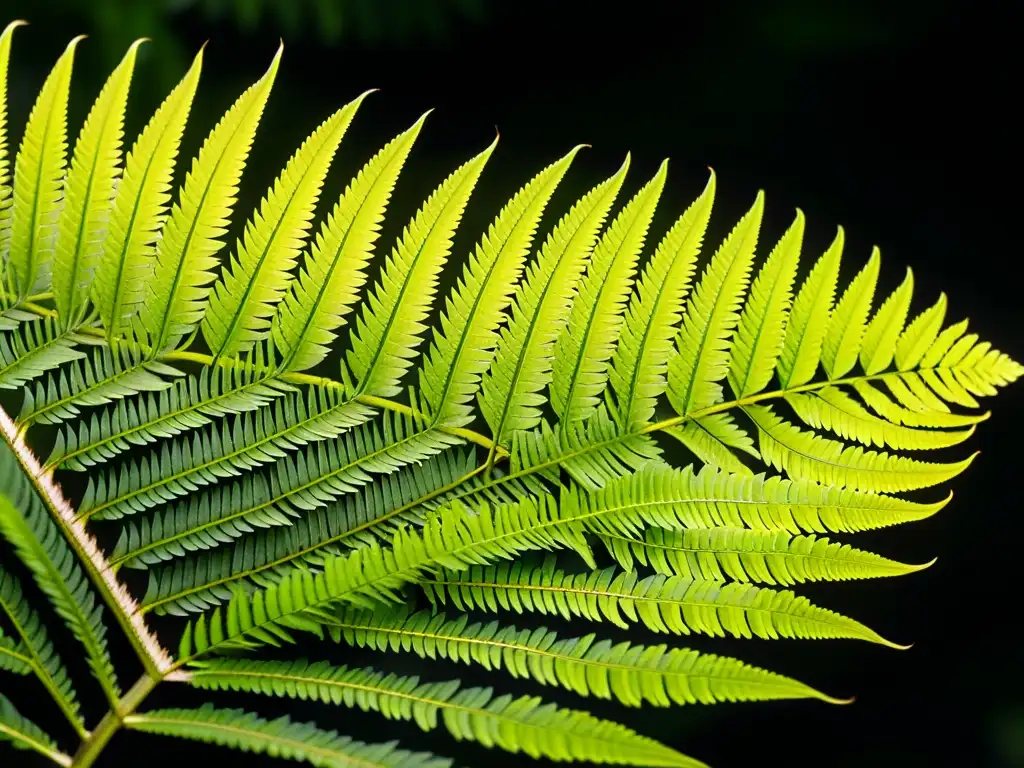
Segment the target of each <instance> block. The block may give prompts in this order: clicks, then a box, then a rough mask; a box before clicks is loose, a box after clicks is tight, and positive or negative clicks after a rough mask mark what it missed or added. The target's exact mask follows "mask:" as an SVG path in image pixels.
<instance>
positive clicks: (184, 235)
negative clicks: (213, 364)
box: [140, 48, 281, 354]
mask: <svg viewBox="0 0 1024 768" xmlns="http://www.w3.org/2000/svg"><path fill="white" fill-rule="evenodd" d="M280 60H281V48H278V51H277V53H276V54H275V55H274V60H273V62H272V63H271V65H270V68H269V69H268V70H267V72H266V74H265V75H264V76H263V77H262V78H260V79H259V80H258V81H257V82H256V83H255V84H253V85H252V86H250V87H249V89H248V90H246V91H245V93H243V94H242V95H241V96H239V97H238V100H237V101H236V102H235V103H234V104H233V105H232V106H231V108H230V109H229V110H228V111H227V112H226V113H225V115H224V116H223V117H222V118H221V120H220V122H219V123H217V125H216V126H215V127H214V129H213V130H212V131H211V132H210V134H209V136H207V138H206V141H205V142H204V143H203V147H202V149H200V151H199V156H198V157H197V158H196V159H195V160H194V161H193V163H192V169H191V171H189V174H188V176H187V177H186V179H185V184H184V186H183V187H182V190H181V196H180V198H179V201H178V203H177V204H176V205H175V206H174V208H173V209H172V211H171V214H170V216H169V218H168V219H167V221H166V223H165V224H164V226H163V229H162V231H161V236H160V238H159V239H158V240H157V244H156V255H155V258H156V263H155V267H154V271H153V275H152V278H151V280H150V284H149V292H148V298H147V299H146V300H145V301H144V302H143V303H142V305H141V307H140V311H141V320H142V328H143V329H144V330H145V335H146V341H147V343H148V344H149V346H150V347H151V348H152V349H153V351H154V354H155V353H159V352H162V351H164V350H165V349H167V348H168V347H170V346H173V345H175V344H176V343H177V342H178V341H179V340H180V339H181V338H182V337H184V336H187V335H188V334H190V333H191V332H192V330H193V329H194V327H195V326H196V324H197V323H198V322H199V321H200V320H202V317H203V314H204V312H205V310H206V304H207V298H208V295H209V293H210V285H209V284H210V282H212V280H213V278H214V275H213V272H212V270H213V269H214V268H215V267H216V265H217V261H216V258H215V257H216V254H217V252H218V251H219V250H220V247H221V245H222V243H221V241H220V240H218V239H217V238H218V237H220V236H221V235H222V234H223V233H224V229H225V227H226V226H227V223H228V219H229V217H230V215H231V209H232V207H233V206H234V203H235V194H236V192H237V189H238V182H239V179H240V178H241V175H242V168H243V167H244V165H245V159H246V157H247V156H248V154H249V149H250V147H251V146H252V140H253V136H254V135H255V133H256V126H257V125H258V124H259V120H260V117H261V116H262V114H263V107H264V106H265V105H266V103H267V98H268V97H269V96H270V89H271V87H272V86H273V84H274V78H275V76H276V75H277V68H278V64H279V63H280Z"/></svg>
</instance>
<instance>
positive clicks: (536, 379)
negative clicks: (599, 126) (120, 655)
mask: <svg viewBox="0 0 1024 768" xmlns="http://www.w3.org/2000/svg"><path fill="white" fill-rule="evenodd" d="M628 168H629V157H628V156H627V158H626V161H625V162H624V163H623V165H622V167H621V168H620V169H619V171H618V173H616V174H615V175H614V176H612V177H611V178H610V179H607V180H606V181H604V182H602V183H601V184H599V185H597V186H596V187H594V188H593V189H592V190H590V192H588V193H587V194H586V195H584V196H583V197H582V198H581V199H580V200H578V201H577V202H576V203H575V204H574V205H573V207H572V208H571V209H570V211H569V213H567V214H565V216H563V217H562V219H561V220H560V221H559V222H558V225H557V226H556V227H555V229H554V230H553V231H552V232H551V234H550V235H549V236H548V238H547V240H545V242H544V245H543V246H542V247H541V249H540V253H539V255H538V257H537V260H536V262H534V263H533V264H531V265H529V266H528V267H527V269H526V277H525V279H524V280H523V282H522V284H521V285H520V287H519V290H518V292H517V293H516V296H515V298H514V300H513V302H512V306H511V310H510V312H509V322H508V325H507V326H505V327H504V328H503V329H502V330H501V334H500V337H499V339H498V344H497V349H496V352H495V356H494V362H493V363H492V365H491V368H490V370H489V371H488V372H487V373H486V374H484V377H483V380H482V382H481V387H480V396H479V398H478V401H479V406H480V411H481V413H482V414H483V416H484V419H485V420H486V421H487V424H488V426H490V428H491V434H492V435H494V442H495V444H496V445H507V444H508V438H509V435H510V434H511V433H514V432H517V431H521V430H528V429H533V428H534V427H536V426H537V425H538V424H539V423H540V421H541V410H540V406H541V405H543V404H544V403H545V402H546V401H545V398H544V396H543V394H541V393H542V392H543V390H544V388H545V387H547V386H548V383H549V382H550V381H551V376H552V360H553V358H554V351H555V350H554V347H555V343H556V341H557V339H558V337H559V335H560V334H561V332H562V329H563V328H564V327H565V324H566V322H567V321H568V318H569V313H570V311H571V309H572V306H573V301H572V300H573V295H574V292H575V290H576V284H577V283H578V282H579V279H580V277H581V276H582V274H583V271H584V269H585V268H586V260H587V257H588V255H589V254H590V251H591V249H592V248H593V247H594V243H595V241H596V240H597V235H598V231H599V230H600V228H601V226H602V224H603V223H604V220H605V218H606V217H607V216H608V211H609V210H610V209H611V207H612V204H613V203H614V202H615V198H616V196H617V195H618V193H619V190H620V189H621V188H622V182H623V180H624V179H625V177H626V171H627V170H628Z"/></svg>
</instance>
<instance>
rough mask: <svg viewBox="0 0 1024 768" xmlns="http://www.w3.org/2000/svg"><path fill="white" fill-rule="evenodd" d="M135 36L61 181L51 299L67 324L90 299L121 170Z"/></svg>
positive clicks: (70, 324) (89, 118) (77, 317)
mask: <svg viewBox="0 0 1024 768" xmlns="http://www.w3.org/2000/svg"><path fill="white" fill-rule="evenodd" d="M142 42H143V41H142V40H137V41H136V42H134V43H133V44H132V45H131V47H129V48H128V52H127V53H126V54H125V55H124V58H123V59H122V60H121V63H120V64H118V66H117V68H116V69H114V71H113V72H112V73H111V75H110V77H109V78H108V79H107V82H106V83H105V84H104V86H103V89H102V90H101V91H100V95H99V97H98V98H97V99H96V102H95V103H94V104H93V106H92V109H90V110H89V114H88V116H87V117H86V119H85V125H83V126H82V131H81V133H79V135H78V140H77V141H76V142H75V150H74V153H73V154H72V156H71V166H70V168H69V169H68V174H67V178H66V179H65V181H64V201H63V206H62V208H61V211H60V217H59V219H58V221H57V235H56V245H55V250H54V262H53V266H54V270H53V300H54V303H55V304H56V305H57V314H58V316H59V317H60V318H61V322H62V324H63V326H64V327H65V328H71V327H73V326H75V325H77V324H78V321H79V320H80V319H81V318H82V316H83V311H84V308H85V304H86V301H87V300H88V298H89V286H90V284H91V282H92V277H93V270H95V268H96V263H97V261H98V259H99V256H100V253H101V252H102V249H103V240H104V239H105V235H106V232H107V225H108V219H109V217H110V213H111V206H112V204H113V197H114V186H115V184H116V183H117V181H118V177H119V175H120V165H121V140H122V137H123V133H124V114H125V109H126V107H127V105H128V89H129V87H130V85H131V81H132V73H133V72H134V69H135V57H136V53H137V51H138V49H139V46H140V45H141V44H142Z"/></svg>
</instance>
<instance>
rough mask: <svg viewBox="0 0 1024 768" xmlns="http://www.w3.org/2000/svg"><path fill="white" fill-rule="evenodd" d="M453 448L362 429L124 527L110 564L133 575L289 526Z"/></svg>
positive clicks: (393, 423) (400, 427) (391, 420)
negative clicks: (131, 570) (256, 533)
mask: <svg viewBox="0 0 1024 768" xmlns="http://www.w3.org/2000/svg"><path fill="white" fill-rule="evenodd" d="M458 443H459V440H458V438H456V437H453V436H452V435H449V434H447V433H445V432H441V431H439V430H428V431H423V430H421V429H418V428H417V425H416V424H415V423H414V422H413V421H412V420H410V419H403V418H402V417H398V416H391V415H389V414H385V415H384V417H383V419H382V421H381V422H380V423H379V424H378V423H376V422H371V423H368V424H365V425H363V426H361V427H357V428H356V429H354V430H353V431H351V432H349V433H346V434H344V435H342V436H341V438H340V439H338V440H337V441H333V442H317V443H314V444H312V445H310V446H308V447H307V448H306V449H305V450H303V451H301V452H300V453H298V454H297V455H294V456H291V455H289V456H285V457H282V458H280V459H278V461H277V462H276V463H275V466H274V469H273V472H272V473H270V474H269V475H262V474H247V475H245V476H243V477H242V478H241V479H240V480H239V481H238V482H236V483H234V484H229V485H220V486H216V487H214V488H212V489H210V490H208V491H205V492H201V493H197V494H194V495H192V496H190V497H189V498H188V499H185V500H183V501H181V502H178V503H176V504H174V505H172V506H170V507H169V508H168V509H166V510H165V511H158V512H157V513H156V514H155V515H153V516H152V517H149V518H145V519H143V520H141V521H140V522H138V523H135V522H132V523H129V525H128V526H126V527H125V528H124V529H123V530H122V535H121V538H120V539H119V541H118V543H117V546H116V547H115V548H114V553H113V558H112V560H111V562H112V563H113V564H114V565H119V564H122V563H123V564H127V565H132V566H134V567H140V566H143V565H144V564H148V563H156V562H160V561H163V560H168V559H171V558H173V557H179V556H181V555H183V554H185V553H186V552H190V551H194V550H196V549H209V548H211V547H216V546H220V545H221V544H223V543H230V542H232V541H233V540H234V539H236V538H238V537H240V536H242V535H244V534H246V533H249V532H251V531H252V530H253V529H254V528H264V527H269V526H273V525H288V524H290V523H291V522H292V520H293V519H294V518H298V517H300V516H302V515H303V514H305V513H306V512H309V511H310V510H313V509H316V508H318V507H322V506H326V505H327V504H328V503H329V502H331V501H334V500H335V499H337V498H338V497H339V496H342V495H344V494H346V493H351V492H353V491H354V490H356V489H357V488H358V487H360V486H361V485H363V484H365V483H369V482H372V481H373V480H374V478H375V476H376V475H380V474H387V473H390V472H394V471H396V470H397V469H400V468H401V467H403V466H405V465H406V464H411V463H414V462H416V463H418V462H422V461H424V460H425V459H427V458H429V457H431V456H433V455H435V454H437V453H439V452H441V451H443V450H444V449H445V448H448V447H449V446H452V445H456V444H458Z"/></svg>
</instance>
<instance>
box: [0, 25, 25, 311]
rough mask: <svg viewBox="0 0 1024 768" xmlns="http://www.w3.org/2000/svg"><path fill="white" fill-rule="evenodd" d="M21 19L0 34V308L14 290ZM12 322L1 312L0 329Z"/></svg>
mask: <svg viewBox="0 0 1024 768" xmlns="http://www.w3.org/2000/svg"><path fill="white" fill-rule="evenodd" d="M24 24H25V22H24V21H12V22H11V23H10V24H8V25H7V26H6V27H5V28H4V31H3V33H2V34H0V253H2V254H4V256H3V257H2V258H0V309H6V308H7V306H8V303H9V302H10V297H9V296H8V293H7V292H8V290H9V289H12V290H11V293H12V294H13V293H15V292H16V291H15V290H13V288H14V287H13V286H9V285H8V281H7V277H8V275H7V258H8V257H7V253H8V250H9V249H10V240H11V203H12V202H13V200H12V198H11V195H12V194H13V190H12V189H11V161H10V156H11V155H10V150H9V149H8V148H7V71H8V65H9V64H10V60H11V38H12V37H13V36H14V30H15V29H17V28H18V27H21V26H24ZM13 326H14V322H12V321H11V319H10V318H7V317H4V316H0V330H2V329H5V328H11V327H13Z"/></svg>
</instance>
